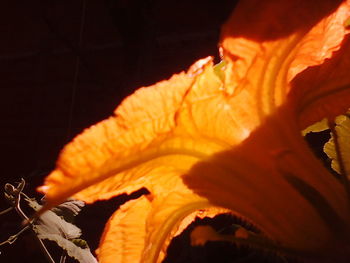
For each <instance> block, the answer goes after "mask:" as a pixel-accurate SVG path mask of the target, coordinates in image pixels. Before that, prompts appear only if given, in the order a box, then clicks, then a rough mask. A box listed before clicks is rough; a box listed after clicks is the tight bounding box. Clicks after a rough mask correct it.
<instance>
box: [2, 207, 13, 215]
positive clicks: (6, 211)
mask: <svg viewBox="0 0 350 263" xmlns="http://www.w3.org/2000/svg"><path fill="white" fill-rule="evenodd" d="M12 209H13V207H12V206H11V207H9V208H7V209H5V210H3V211H1V212H0V216H1V215H4V214H6V213H8V212H10V211H11V210H12Z"/></svg>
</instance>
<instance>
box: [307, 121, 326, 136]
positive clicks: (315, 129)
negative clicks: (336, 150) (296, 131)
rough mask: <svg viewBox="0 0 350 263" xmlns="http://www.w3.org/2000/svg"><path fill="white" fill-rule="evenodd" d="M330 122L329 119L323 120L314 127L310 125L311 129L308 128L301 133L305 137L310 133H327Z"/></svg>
mask: <svg viewBox="0 0 350 263" xmlns="http://www.w3.org/2000/svg"><path fill="white" fill-rule="evenodd" d="M328 129H329V127H328V120H327V119H322V120H320V121H318V122H316V123H314V124H312V125H310V126H309V127H307V128H306V129H305V130H303V131H302V132H301V133H302V135H303V136H305V135H306V134H308V133H310V132H321V131H325V130H328Z"/></svg>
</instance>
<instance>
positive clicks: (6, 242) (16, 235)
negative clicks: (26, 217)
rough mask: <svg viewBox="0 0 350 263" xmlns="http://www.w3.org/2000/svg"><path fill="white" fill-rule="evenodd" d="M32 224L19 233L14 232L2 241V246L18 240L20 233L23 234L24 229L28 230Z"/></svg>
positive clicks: (0, 244)
mask: <svg viewBox="0 0 350 263" xmlns="http://www.w3.org/2000/svg"><path fill="white" fill-rule="evenodd" d="M29 227H30V226H25V227H23V228H22V229H21V230H20V231H19V232H18V233H17V234H14V235H12V236H10V237H9V238H8V239H7V240H5V241H3V242H1V243H0V246H2V245H5V244H10V245H11V244H13V243H15V241H16V240H17V238H18V237H19V235H20V234H22V233H23V232H24V231H26V230H27V229H28V228H29Z"/></svg>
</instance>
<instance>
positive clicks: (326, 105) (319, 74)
mask: <svg viewBox="0 0 350 263" xmlns="http://www.w3.org/2000/svg"><path fill="white" fill-rule="evenodd" d="M349 68H350V38H349V37H347V38H346V39H344V41H343V43H342V47H341V49H340V50H338V51H336V52H335V53H334V54H333V56H332V58H330V59H328V60H326V61H325V62H324V63H323V64H322V65H319V66H314V67H311V68H308V69H306V70H305V71H303V72H302V73H300V74H299V75H298V76H297V77H296V78H295V79H294V80H293V82H292V86H293V88H292V92H291V94H290V100H291V103H294V106H293V107H295V109H296V114H297V116H298V118H299V119H298V121H299V125H300V127H301V128H305V127H307V126H308V125H310V124H312V123H314V122H316V121H319V120H321V119H322V118H328V119H330V120H332V119H334V118H335V117H336V116H338V115H339V114H341V113H344V112H346V111H347V109H348V108H349V106H350V75H349V72H348V71H349Z"/></svg>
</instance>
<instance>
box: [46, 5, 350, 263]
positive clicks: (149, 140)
mask: <svg viewBox="0 0 350 263" xmlns="http://www.w3.org/2000/svg"><path fill="white" fill-rule="evenodd" d="M349 16H350V1H343V2H341V1H334V0H323V1H316V0H310V1H303V0H295V1H290V0H271V1H257V0H242V1H240V3H239V5H238V7H237V8H236V10H235V12H234V13H233V14H232V16H231V18H230V19H229V21H228V22H227V23H226V24H225V25H224V27H223V33H222V42H221V50H222V54H223V59H224V60H225V65H224V66H222V64H221V65H218V66H215V67H214V66H213V63H212V60H211V58H206V59H202V60H199V61H198V62H196V63H195V64H194V65H193V66H192V67H191V68H190V69H189V70H188V71H187V72H186V73H180V74H177V75H174V76H173V77H172V78H170V79H169V80H167V81H162V82H159V83H157V84H155V85H154V86H151V87H147V88H141V89H139V90H137V91H136V92H135V93H134V94H133V95H131V96H130V97H128V98H126V99H125V100H124V102H123V103H122V104H121V105H120V106H119V107H118V108H117V109H116V111H115V114H114V116H112V117H110V118H109V119H107V120H105V121H102V122H100V123H99V124H97V125H95V126H93V127H91V128H89V129H88V130H86V131H84V132H83V133H82V134H81V135H79V136H78V137H76V138H75V139H74V140H73V142H71V143H70V144H68V145H67V146H66V147H65V148H64V150H63V151H62V153H61V155H60V158H59V160H58V162H57V168H56V169H55V170H54V171H53V172H52V173H51V174H50V175H49V176H48V177H47V178H46V180H45V185H44V186H42V187H41V188H40V190H41V191H42V192H44V193H45V194H46V195H47V200H48V204H47V205H46V207H45V208H44V209H49V208H50V207H52V206H54V205H57V204H58V203H60V202H62V201H63V200H65V199H66V198H68V197H70V196H73V197H75V198H77V199H81V200H84V201H86V202H89V203H91V202H94V201H96V200H101V199H108V198H111V197H113V196H116V195H119V194H121V193H131V192H133V191H135V190H138V189H140V188H142V187H146V188H147V189H148V190H149V191H150V193H151V194H150V195H148V196H144V197H141V198H139V199H137V200H133V201H129V202H127V203H126V204H125V205H123V206H122V207H121V208H120V209H119V210H117V211H116V212H115V214H114V215H113V216H112V217H111V219H110V220H109V222H108V223H107V226H106V228H105V232H104V234H103V237H102V239H101V245H100V248H99V251H98V256H99V260H100V262H108V263H109V262H115V261H117V262H160V261H161V259H162V258H163V257H164V251H165V249H166V246H167V244H168V243H169V240H170V239H171V238H172V237H173V236H174V235H175V234H176V233H178V232H180V231H181V230H182V229H183V228H184V227H186V225H188V223H189V222H191V220H192V219H193V218H194V217H195V216H196V215H202V216H203V215H209V216H212V215H215V214H217V213H220V212H224V211H231V212H232V213H234V214H237V215H239V216H241V217H244V218H246V219H247V220H248V221H250V222H252V224H254V225H255V226H257V227H258V228H259V229H260V230H261V231H262V233H264V235H265V236H266V237H267V238H268V239H269V240H271V244H273V246H274V247H276V248H278V249H281V250H284V251H287V252H288V253H292V254H296V255H301V256H305V257H307V258H308V259H312V260H317V262H321V261H324V262H327V260H329V261H331V259H332V260H333V261H332V262H334V260H335V259H337V260H335V261H336V262H341V260H344V261H345V259H346V258H349V257H350V255H349V252H348V251H349V249H350V235H349V234H350V223H349V222H350V209H349V207H350V203H349V187H348V185H347V183H344V182H343V183H340V182H339V181H338V180H337V179H336V178H335V177H334V176H332V175H331V174H330V173H329V172H328V171H327V170H326V169H325V168H323V166H322V164H321V163H320V162H319V161H318V160H317V159H316V158H315V157H314V156H313V154H312V153H311V151H310V149H309V148H308V147H307V145H306V143H305V142H304V141H303V138H302V136H301V132H300V131H301V130H302V129H304V128H305V127H306V126H308V125H310V124H312V123H313V122H316V121H318V120H320V119H322V118H324V117H327V118H334V117H335V116H336V115H338V114H340V113H342V112H345V111H346V109H347V108H348V107H349V105H350V88H349V87H350V86H349V85H350V74H348V69H349V68H350V55H349V54H350V42H349V41H350V40H349V38H348V33H349V30H348V29H347V27H346V24H347V21H348V20H347V19H348V17H349ZM243 236H245V235H243ZM337 257H338V258H337Z"/></svg>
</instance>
